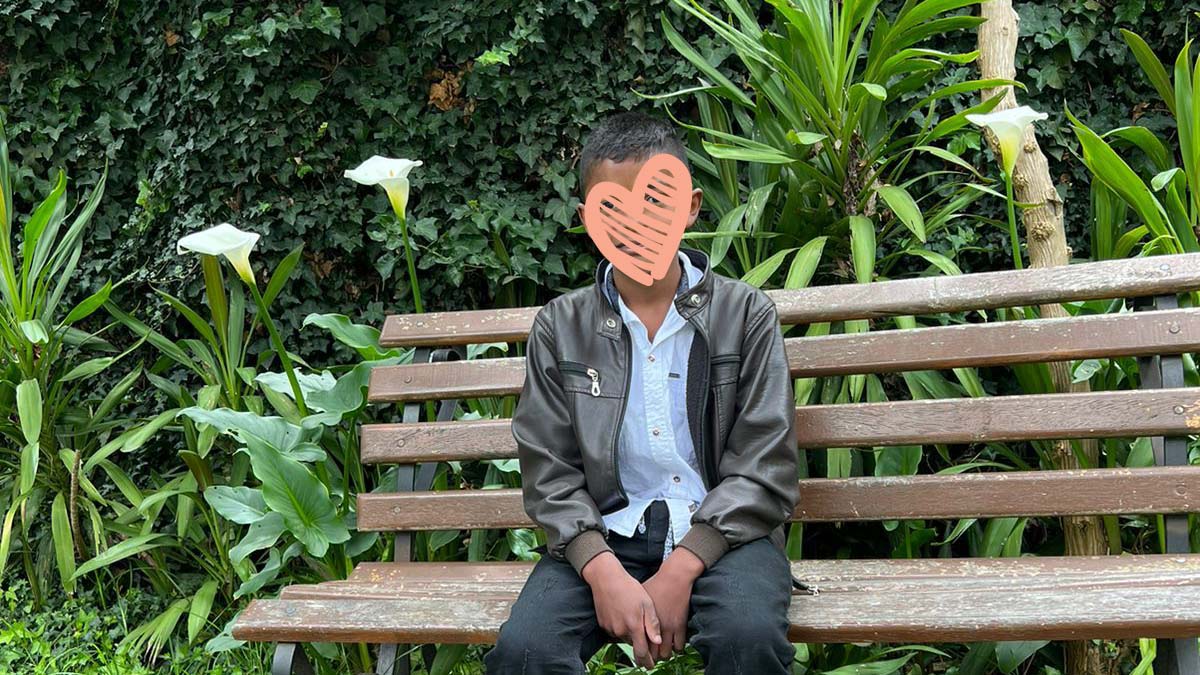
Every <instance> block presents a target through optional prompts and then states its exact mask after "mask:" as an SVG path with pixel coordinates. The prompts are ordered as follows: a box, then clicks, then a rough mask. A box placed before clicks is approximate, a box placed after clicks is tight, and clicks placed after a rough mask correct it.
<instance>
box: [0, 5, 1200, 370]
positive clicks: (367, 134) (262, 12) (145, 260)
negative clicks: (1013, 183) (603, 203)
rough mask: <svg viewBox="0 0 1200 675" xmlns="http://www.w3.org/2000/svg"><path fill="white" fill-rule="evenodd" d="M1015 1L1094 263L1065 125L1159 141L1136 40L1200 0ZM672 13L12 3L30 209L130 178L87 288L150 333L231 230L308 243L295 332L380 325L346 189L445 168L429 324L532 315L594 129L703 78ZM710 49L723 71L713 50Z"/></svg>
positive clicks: (9, 43)
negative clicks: (343, 318) (399, 165)
mask: <svg viewBox="0 0 1200 675" xmlns="http://www.w3.org/2000/svg"><path fill="white" fill-rule="evenodd" d="M1017 6H1018V8H1019V10H1020V12H1021V15H1022V26H1021V30H1022V35H1023V39H1022V41H1021V45H1020V50H1019V52H1018V64H1017V68H1018V73H1019V74H1020V75H1019V77H1020V78H1021V79H1023V80H1024V82H1025V83H1026V84H1027V86H1028V88H1029V90H1028V92H1027V93H1026V94H1025V95H1024V96H1023V99H1022V100H1023V102H1027V103H1029V104H1030V105H1032V106H1034V107H1035V108H1038V109H1040V110H1045V111H1048V112H1050V113H1051V119H1050V120H1049V121H1048V122H1047V123H1045V124H1042V125H1040V126H1039V132H1040V133H1041V138H1042V142H1043V147H1044V148H1045V150H1046V152H1047V154H1048V155H1049V156H1050V157H1051V161H1052V166H1051V169H1052V171H1053V172H1055V174H1056V175H1057V176H1058V180H1059V188H1060V191H1061V192H1062V194H1063V196H1064V198H1065V200H1066V204H1067V217H1068V233H1069V237H1070V238H1071V241H1072V243H1073V246H1074V247H1075V250H1076V251H1077V252H1078V253H1079V254H1080V255H1086V247H1087V241H1086V237H1085V236H1084V232H1085V231H1086V228H1085V223H1086V220H1087V218H1088V208H1087V185H1088V181H1087V178H1086V174H1085V169H1084V167H1083V166H1082V165H1081V164H1080V162H1079V161H1078V160H1077V159H1076V158H1075V157H1074V156H1073V155H1072V152H1073V150H1074V148H1075V144H1074V140H1073V137H1072V136H1071V135H1070V131H1069V127H1068V125H1067V124H1066V123H1065V119H1064V117H1063V115H1062V114H1061V111H1062V109H1063V106H1064V104H1066V105H1069V106H1070V108H1071V110H1072V111H1074V112H1075V114H1076V115H1078V116H1079V117H1080V118H1081V119H1083V120H1085V121H1086V122H1088V123H1089V124H1090V125H1091V126H1092V127H1093V128H1097V129H1110V128H1115V127H1118V126H1122V125H1124V124H1128V123H1130V122H1131V121H1132V120H1135V119H1139V118H1140V119H1139V121H1140V123H1141V124H1144V125H1146V126H1150V127H1151V128H1157V126H1158V125H1159V124H1160V115H1159V110H1157V109H1156V108H1155V107H1153V106H1149V105H1148V104H1147V101H1151V100H1153V99H1154V97H1153V95H1152V92H1151V90H1150V88H1149V85H1148V84H1147V83H1146V82H1145V81H1144V79H1143V77H1142V76H1141V74H1140V71H1139V69H1138V68H1137V66H1136V63H1135V62H1134V61H1133V58H1132V56H1131V55H1130V54H1129V53H1128V50H1127V49H1126V47H1125V45H1124V43H1123V42H1122V41H1121V39H1120V35H1119V34H1118V31H1117V29H1118V28H1121V27H1128V28H1131V29H1133V30H1135V31H1138V32H1140V33H1142V34H1143V35H1144V36H1145V37H1146V39H1147V40H1148V41H1150V44H1151V46H1152V47H1154V48H1155V49H1156V50H1157V51H1158V52H1159V54H1160V56H1163V57H1169V58H1173V57H1174V54H1175V52H1176V51H1177V50H1178V49H1179V48H1180V47H1181V46H1182V43H1183V41H1184V40H1185V33H1186V31H1187V26H1188V17H1189V16H1193V14H1192V12H1194V11H1195V10H1197V9H1200V3H1198V2H1179V1H1177V0H1069V1H1067V2H1059V1H1054V0H1044V1H1041V2H1020V3H1017ZM663 11H670V12H671V14H672V19H673V21H674V22H675V23H676V25H679V26H683V27H684V29H685V30H686V29H687V27H688V26H689V25H690V24H689V23H688V22H687V21H685V20H684V19H683V17H681V16H678V15H679V13H678V12H675V11H674V10H670V9H668V3H666V2H664V1H663V0H635V1H633V2H621V1H616V0H584V1H582V2H577V1H574V0H540V1H536V2H515V1H506V2H491V3H463V4H462V5H461V7H458V8H456V9H455V11H446V5H445V3H443V2H435V1H432V0H408V1H406V2H403V3H396V2H392V3H388V2H370V1H367V2H359V1H354V0H345V1H342V2H336V3H334V2H325V3H322V2H318V1H300V2H271V3H251V2H230V1H228V0H227V1H225V2H214V1H208V2H178V1H172V2H157V3H141V2H132V1H130V0H109V1H107V2H99V1H94V2H86V1H80V0H23V1H22V0H7V1H0V81H3V82H4V83H5V84H6V85H7V86H3V87H0V110H3V112H4V113H5V114H6V115H7V116H8V118H9V133H10V137H12V154H13V159H14V164H16V165H18V166H20V167H21V168H22V170H23V171H25V172H26V173H25V175H22V176H20V178H19V180H21V181H22V188H23V194H22V195H19V197H25V198H26V199H29V198H32V196H33V195H34V194H38V193H44V191H45V189H46V186H47V182H48V179H49V177H50V176H51V175H52V171H53V169H55V168H58V167H61V168H65V169H66V170H67V171H68V173H69V176H70V178H71V179H72V184H71V187H72V189H73V192H74V194H75V195H76V196H78V195H81V194H83V193H84V191H85V190H86V188H88V187H90V185H92V184H93V183H94V182H95V180H96V178H97V177H98V175H99V172H100V171H101V170H102V169H103V168H104V166H105V165H106V164H107V165H108V166H109V171H110V175H109V183H108V189H107V194H106V197H105V199H104V201H103V203H102V204H101V207H100V211H99V213H97V215H96V218H95V230H94V232H95V237H94V238H93V240H92V241H91V242H90V247H91V248H90V250H89V251H88V254H87V255H85V256H84V261H85V262H84V264H86V265H88V266H89V268H88V269H87V270H85V278H87V279H88V280H89V282H90V285H94V286H98V285H99V284H101V283H102V282H103V280H105V279H112V280H114V282H116V281H118V280H120V281H122V282H123V284H122V286H121V287H120V288H118V290H117V293H116V294H115V297H116V298H118V300H119V302H121V303H122V304H123V305H125V306H127V307H129V308H131V309H132V308H139V306H141V305H143V304H144V307H141V308H140V309H141V311H140V315H141V316H143V317H146V318H148V319H150V323H151V324H155V323H158V321H156V320H155V319H158V320H159V321H163V320H168V318H169V317H168V315H167V314H166V312H165V307H164V306H163V305H162V304H161V303H157V302H153V301H152V300H151V295H150V294H151V290H150V287H151V285H154V286H158V287H160V288H164V289H166V290H169V291H170V292H172V293H176V294H180V295H182V296H184V297H185V298H189V299H190V298H195V297H198V294H199V292H200V288H199V287H200V279H199V278H198V276H197V275H194V274H189V270H190V269H191V266H192V261H191V260H190V259H177V258H176V256H175V255H174V251H173V250H172V249H171V248H170V247H169V246H165V245H164V244H163V242H171V241H174V240H175V239H177V238H178V237H179V236H180V235H182V234H184V233H187V232H190V231H194V230H196V229H199V228H201V227H204V226H208V225H210V224H214V223H216V222H221V221H224V220H228V221H231V222H233V223H234V224H236V225H239V226H241V227H243V228H247V229H251V230H255V231H258V232H260V233H262V234H264V235H265V236H264V239H263V241H262V242H261V243H260V249H261V251H262V254H263V255H264V256H265V257H267V258H268V259H274V260H278V259H279V258H282V256H283V255H285V254H286V252H287V251H289V250H290V249H291V248H293V247H294V246H295V245H296V244H297V243H299V242H300V241H304V242H305V243H306V246H305V251H306V253H305V264H303V265H302V266H301V270H300V273H299V279H298V281H297V282H294V283H292V284H291V285H289V287H288V288H287V289H286V290H285V291H284V295H283V296H282V297H281V298H280V300H279V304H278V305H277V307H278V310H277V311H278V313H279V315H280V316H281V317H282V320H283V321H284V322H286V323H290V324H292V326H293V327H294V328H298V327H299V323H300V321H301V319H302V317H303V316H305V315H306V314H307V313H309V312H313V311H322V312H341V313H344V314H346V315H348V316H350V317H353V318H354V319H355V320H356V321H359V322H363V323H373V324H376V325H377V324H378V322H379V320H380V319H381V318H382V317H383V315H384V314H386V313H388V312H403V311H408V310H409V309H411V302H410V299H409V297H408V291H407V288H406V283H405V281H404V279H403V276H402V272H403V264H402V261H401V260H400V259H399V257H398V254H399V253H400V251H399V248H398V245H397V241H398V239H396V238H395V235H391V236H389V233H387V232H385V227H386V226H387V223H388V221H389V219H390V216H388V215H387V213H388V210H387V208H386V207H385V202H384V196H383V194H382V191H378V190H368V189H364V188H359V187H358V186H356V185H354V184H352V183H351V182H350V181H348V180H344V179H342V178H341V173H342V171H343V170H344V169H345V168H348V167H352V166H354V165H356V164H357V163H358V162H359V161H361V160H363V159H366V158H367V157H368V156H370V155H372V154H385V155H391V156H403V157H411V158H420V159H423V160H424V162H425V166H423V167H421V168H420V169H418V170H417V171H416V172H415V173H414V177H413V183H414V195H415V197H414V200H413V205H412V207H411V208H410V213H411V214H413V215H414V216H415V218H414V223H413V226H414V230H415V232H416V238H417V242H418V244H419V246H420V251H419V262H418V264H419V267H420V269H421V278H422V287H423V291H424V293H425V296H426V305H427V306H428V307H430V308H432V309H457V308H464V307H477V306H496V305H503V304H534V303H537V302H540V301H541V300H544V299H545V297H546V296H547V295H549V294H553V293H555V292H557V291H559V290H561V289H563V288H569V287H572V286H574V285H577V284H579V283H582V282H583V280H584V279H585V278H586V275H587V272H588V270H590V268H591V266H592V264H593V261H594V260H595V259H594V257H593V254H592V252H591V247H590V245H588V244H587V241H586V239H585V238H584V237H583V236H582V235H575V234H567V233H565V232H564V228H565V227H567V226H569V225H570V224H571V223H570V220H571V218H572V216H573V213H574V205H575V204H576V203H577V200H576V197H575V196H574V189H575V187H576V179H575V176H574V174H573V167H574V162H575V159H576V156H577V153H578V149H579V144H580V139H581V136H582V135H583V134H584V133H585V130H586V129H587V127H588V126H589V125H591V124H592V123H593V122H594V121H595V120H596V119H597V118H598V117H601V116H603V115H604V114H606V113H608V112H610V111H613V110H616V109H625V108H630V107H635V106H642V107H646V108H649V107H651V104H650V103H648V102H645V101H643V100H642V99H640V98H639V97H638V96H637V95H636V94H635V93H634V90H635V89H636V90H637V91H640V92H644V93H663V92H667V91H672V90H675V89H678V88H681V87H683V86H687V85H689V84H691V83H692V82H693V78H694V74H693V71H692V70H691V69H690V68H689V67H688V66H687V64H686V63H685V62H684V61H683V59H681V58H679V57H678V55H677V54H676V53H675V52H674V51H673V50H672V49H671V48H670V46H669V45H667V44H666V43H665V41H664V40H663V38H662V36H661V34H660V31H659V30H658V20H659V14H660V12H663ZM701 34H702V32H701ZM696 44H698V46H699V47H700V48H701V51H705V52H707V51H708V49H709V47H710V45H711V42H709V38H708V37H707V36H702V37H699V38H698V39H697V41H696ZM946 47H947V48H948V49H950V48H955V49H961V48H964V47H965V48H967V49H970V48H971V45H970V44H965V45H946ZM722 56H723V54H720V53H719V52H718V53H717V54H716V55H715V58H720V57H722ZM962 68H973V66H963V67H962ZM951 70H953V69H951ZM961 75H962V73H961V72H958V73H955V72H947V74H946V76H947V77H955V76H961ZM681 105H685V106H686V105H689V104H688V103H687V102H686V101H685V102H683V103H682V104H681ZM676 112H677V114H681V115H684V116H691V115H692V111H690V110H688V109H686V108H685V109H679V110H676ZM968 143H970V141H968ZM974 145H975V146H976V150H978V146H979V144H978V143H977V142H976V143H974ZM956 150H963V149H962V148H956ZM978 160H979V161H978V162H976V164H977V165H978V166H985V165H986V164H985V161H986V160H985V159H984V158H982V157H979V158H978ZM996 206H997V208H998V207H999V205H996ZM999 236H1000V235H999V234H998V233H992V232H988V233H983V232H971V231H962V230H960V231H959V233H958V234H957V235H952V236H951V237H950V238H949V239H948V240H947V241H945V242H941V243H940V244H939V243H937V242H935V243H934V245H935V246H944V247H945V249H946V250H947V252H951V253H953V252H959V253H960V256H959V262H960V264H961V265H962V266H963V267H964V269H965V270H968V271H969V270H972V269H975V270H979V269H988V268H993V267H998V266H999V267H1003V266H1005V263H1004V261H1003V260H995V261H993V260H992V259H991V258H992V257H993V256H994V255H995V254H994V253H991V251H1003V250H1004V248H1003V247H1002V246H996V245H994V244H996V243H998V242H990V241H989V240H988V238H989V237H990V238H995V237H999ZM377 240H382V241H377ZM975 247H978V248H975ZM397 262H401V264H400V265H397ZM89 290H90V289H85V288H81V289H80V292H81V293H83V292H85V291H89ZM170 320H174V319H170ZM163 330H164V331H165V332H168V333H170V332H172V327H171V326H164V327H163ZM299 335H300V336H301V339H302V340H307V341H308V342H300V343H294V344H293V345H292V347H293V348H295V349H299V351H301V352H302V353H305V354H309V355H316V353H317V352H321V351H323V350H325V349H327V348H328V338H327V337H326V336H325V335H323V334H318V333H317V332H315V331H304V332H301V333H299Z"/></svg>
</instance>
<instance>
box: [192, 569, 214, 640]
mask: <svg viewBox="0 0 1200 675" xmlns="http://www.w3.org/2000/svg"><path fill="white" fill-rule="evenodd" d="M219 587H220V584H219V583H218V582H217V580H216V579H209V580H208V581H206V582H204V585H203V586H201V587H200V590H198V591H196V593H195V594H194V595H192V602H191V604H190V605H188V643H189V644H190V643H193V642H195V641H196V638H197V637H199V636H200V631H201V630H203V629H204V624H206V623H208V614H209V612H210V611H211V610H212V605H213V598H215V597H216V595H217V589H218V588H219Z"/></svg>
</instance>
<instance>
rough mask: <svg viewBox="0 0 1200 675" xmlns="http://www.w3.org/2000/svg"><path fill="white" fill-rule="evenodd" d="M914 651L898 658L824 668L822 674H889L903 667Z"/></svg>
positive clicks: (913, 654) (914, 653)
mask: <svg viewBox="0 0 1200 675" xmlns="http://www.w3.org/2000/svg"><path fill="white" fill-rule="evenodd" d="M915 655H916V652H910V653H909V654H908V655H907V656H903V657H900V658H898V659H888V660H886V661H875V662H873V663H856V664H853V665H849V666H842V667H841V668H835V669H833V670H826V671H825V672H824V675H891V673H895V672H897V671H899V670H900V669H901V668H903V667H904V664H906V663H908V662H909V660H910V659H912V657H913V656H915Z"/></svg>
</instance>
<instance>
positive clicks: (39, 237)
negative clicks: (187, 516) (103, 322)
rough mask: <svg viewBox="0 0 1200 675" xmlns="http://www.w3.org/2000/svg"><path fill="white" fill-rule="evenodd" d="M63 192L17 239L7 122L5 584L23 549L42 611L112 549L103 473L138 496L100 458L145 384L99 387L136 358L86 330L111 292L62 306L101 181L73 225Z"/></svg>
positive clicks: (2, 156) (3, 164) (0, 456)
mask: <svg viewBox="0 0 1200 675" xmlns="http://www.w3.org/2000/svg"><path fill="white" fill-rule="evenodd" d="M66 188H67V179H66V175H65V174H64V173H62V172H59V173H58V175H57V177H56V179H55V180H54V182H53V187H52V189H51V191H50V193H49V194H48V195H47V196H46V197H45V199H43V200H42V202H41V203H40V204H39V205H38V206H37V208H35V209H34V210H33V212H32V213H31V214H30V215H29V216H28V217H26V218H25V220H24V224H23V226H21V228H20V229H19V230H17V229H15V228H14V220H15V210H14V206H13V194H14V172H13V167H12V166H11V165H10V164H9V159H8V137H7V135H6V132H5V128H4V123H3V119H0V413H2V414H0V438H2V442H0V466H3V468H4V470H3V471H0V512H3V517H2V518H3V519H2V520H0V578H3V574H4V569H5V565H6V563H7V562H8V559H9V556H10V554H11V553H12V552H13V550H14V546H16V547H18V548H19V553H20V556H21V559H22V562H23V564H24V569H25V572H26V577H27V578H28V579H30V584H31V590H32V593H33V597H34V598H35V601H40V598H41V597H42V591H43V589H42V588H41V585H40V581H41V580H42V579H46V578H50V577H51V570H53V569H57V576H58V577H59V578H60V580H61V583H62V585H63V587H64V588H65V589H66V590H67V591H68V592H71V591H73V590H74V587H75V571H76V569H75V568H76V564H77V562H78V560H79V559H80V558H86V557H89V556H91V555H95V554H100V553H101V552H102V551H103V550H104V549H105V547H106V537H105V532H104V525H103V522H104V516H103V515H102V513H106V512H108V507H109V505H110V500H109V499H108V498H107V497H105V496H104V495H103V494H101V491H100V490H99V489H98V488H97V486H96V484H95V482H99V480H98V479H97V478H96V476H95V473H96V471H97V470H100V471H103V472H104V473H105V474H107V477H108V478H109V479H110V480H111V482H112V484H113V485H115V486H116V487H117V488H118V489H119V490H125V489H127V488H128V487H129V486H130V484H131V483H130V481H129V478H128V476H127V475H126V474H125V473H124V472H123V471H122V470H121V469H120V468H118V467H117V466H116V465H115V464H112V463H111V462H107V461H105V459H104V456H105V454H106V452H107V450H106V448H108V447H111V445H112V444H111V442H109V441H108V439H109V437H110V436H111V435H112V434H113V433H114V432H115V431H117V430H119V429H120V428H121V427H122V425H124V424H125V423H126V422H125V420H123V419H122V418H121V417H120V416H119V414H118V412H117V409H118V407H119V406H120V404H121V403H122V401H123V397H124V395H125V394H126V393H127V392H128V391H129V389H130V388H131V387H132V386H133V385H134V383H135V382H136V381H137V380H138V378H139V377H140V369H139V368H134V369H133V370H131V371H130V372H129V373H128V374H126V375H124V376H122V377H119V378H118V380H117V382H116V383H115V385H114V386H112V387H111V389H109V390H107V391H103V390H97V389H96V388H95V387H94V382H95V381H96V380H98V379H99V377H100V376H101V375H102V374H107V373H106V371H108V370H109V369H110V368H112V367H113V366H114V365H115V364H117V363H119V362H120V361H121V360H122V358H124V357H125V356H126V355H128V354H129V351H130V350H126V351H125V352H119V351H118V350H117V349H116V348H115V347H114V346H113V345H112V344H110V343H109V342H108V341H107V340H106V339H105V338H104V337H103V335H102V334H103V333H104V332H105V331H106V330H107V326H102V327H101V328H100V329H99V330H95V331H92V332H89V331H87V330H84V329H83V328H81V326H83V325H84V324H86V323H87V320H88V319H89V317H91V316H92V315H93V314H94V313H95V312H96V310H98V309H99V308H100V307H101V306H102V305H103V304H104V302H105V301H106V299H107V298H108V295H109V293H110V292H111V290H112V286H111V285H110V284H107V283H106V284H104V285H103V286H101V288H100V289H99V290H97V291H96V292H94V293H92V294H91V295H89V296H87V297H85V298H84V299H83V300H81V301H79V302H78V303H77V304H75V305H74V306H70V307H68V306H66V305H64V302H65V299H66V297H67V294H68V290H69V289H71V287H72V285H73V284H75V283H77V271H78V266H79V264H80V260H81V257H82V255H83V249H84V236H85V234H86V233H87V231H88V227H89V223H90V221H91V218H92V215H93V214H94V213H95V211H96V208H97V206H98V205H99V203H100V199H101V197H102V195H103V194H104V176H103V175H102V176H101V178H100V180H99V182H98V183H97V185H96V186H95V187H94V188H93V190H92V192H91V194H90V195H89V197H88V199H87V200H86V201H85V202H83V203H82V204H81V205H80V206H79V207H77V208H76V209H75V210H73V211H72V212H70V213H69V212H68V207H67V193H66ZM135 347H136V345H135ZM130 349H132V348H130ZM94 480H95V482H93V481H94ZM88 529H90V532H88V531H87V530H88Z"/></svg>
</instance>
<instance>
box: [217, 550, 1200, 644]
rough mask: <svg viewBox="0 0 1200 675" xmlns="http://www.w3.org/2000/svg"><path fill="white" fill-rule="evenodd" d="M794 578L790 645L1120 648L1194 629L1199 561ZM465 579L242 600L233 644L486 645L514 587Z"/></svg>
mask: <svg viewBox="0 0 1200 675" xmlns="http://www.w3.org/2000/svg"><path fill="white" fill-rule="evenodd" d="M511 572H512V571H511V570H510V571H506V572H503V573H502V574H504V575H508V574H510V573H511ZM793 572H794V573H795V574H796V575H797V576H798V577H799V578H801V579H804V580H805V581H807V582H809V583H810V584H814V585H816V586H817V588H818V589H820V591H821V592H820V593H819V594H817V595H793V596H792V607H791V610H790V612H789V620H790V621H791V629H790V630H789V636H790V638H791V639H792V640H793V641H796V642H868V641H869V642H974V641H990V640H1035V639H1048V640H1068V639H1090V638H1106V639H1117V638H1136V637H1151V636H1153V637H1189V636H1195V635H1196V634H1197V632H1200V555H1195V554H1192V555H1145V556H1101V557H1088V558H1083V557H1080V558H1049V557H1043V558H1029V557H1022V558H993V559H954V560H947V559H943V560H870V561H865V560H864V561H854V560H836V561H802V562H798V563H794V564H793ZM403 573H405V572H400V574H403ZM472 574H474V575H475V576H477V577H482V578H483V581H475V582H474V583H475V584H476V586H475V587H474V588H475V589H476V590H471V589H470V587H469V586H468V587H462V588H451V589H447V592H446V593H445V594H442V595H438V594H436V593H420V594H412V593H409V592H408V591H406V590H404V589H397V590H395V591H394V592H393V593H391V594H389V592H388V590H387V588H386V587H385V586H384V584H385V583H387V580H384V581H381V582H376V583H375V584H374V585H369V584H368V585H364V584H355V583H349V584H347V583H342V584H336V583H335V584H333V585H331V587H330V588H326V589H322V590H320V591H316V590H314V587H311V586H305V587H296V588H294V589H293V590H290V591H289V594H290V597H289V598H287V599H281V600H256V601H254V602H253V603H251V604H250V606H249V607H248V608H247V609H246V610H245V611H244V612H243V613H242V615H241V617H240V618H239V619H238V622H237V624H236V625H235V626H234V629H233V635H234V637H236V638H238V639H242V640H251V641H280V642H284V641H286V642H307V641H326V642H328V641H333V642H375V643H394V642H422V643H424V642H431V643H464V642H465V643H491V642H494V641H495V639H496V635H497V633H498V630H499V627H500V624H501V623H502V622H503V621H504V620H505V619H506V618H507V616H508V612H509V609H510V607H511V603H512V601H513V600H514V599H515V597H516V594H517V591H518V590H519V588H518V585H517V584H516V583H509V584H507V585H505V586H503V587H502V589H496V588H490V587H489V586H488V585H487V582H486V579H487V577H488V574H487V573H486V572H482V571H474V572H472ZM860 577H861V578H860ZM393 578H394V577H393ZM442 578H444V577H442ZM1114 579H1120V580H1121V582H1120V583H1113V581H1112V580H1114ZM512 581H516V580H515V579H513V580H512ZM400 583H403V582H400ZM316 588H320V587H316ZM483 589H487V590H483ZM1031 589H1033V590H1035V591H1036V592H1030V591H1031ZM306 595H307V596H308V597H305V596H306ZM364 596H365V597H364ZM898 597H899V598H902V601H899V602H898V601H897V598H898Z"/></svg>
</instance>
